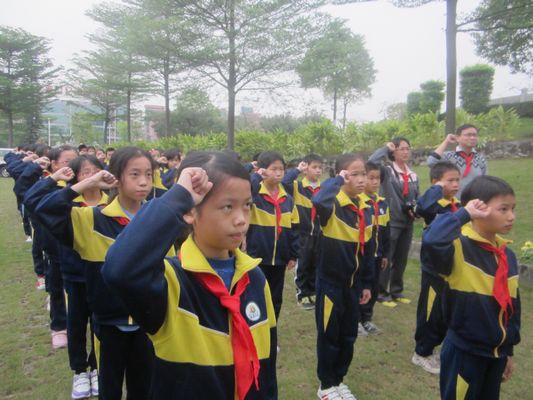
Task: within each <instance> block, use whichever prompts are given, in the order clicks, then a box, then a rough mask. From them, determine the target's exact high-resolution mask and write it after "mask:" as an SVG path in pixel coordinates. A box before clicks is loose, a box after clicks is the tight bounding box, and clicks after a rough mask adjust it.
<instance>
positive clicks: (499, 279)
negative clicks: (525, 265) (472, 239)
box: [476, 242, 513, 325]
mask: <svg viewBox="0 0 533 400" xmlns="http://www.w3.org/2000/svg"><path fill="white" fill-rule="evenodd" d="M476 243H477V245H478V246H479V247H481V248H482V249H483V250H486V251H490V252H491V253H494V255H495V256H496V258H497V259H498V268H497V269H496V273H495V274H494V287H493V288H492V295H493V296H494V298H495V299H496V301H497V302H498V304H499V305H500V307H501V309H502V310H503V315H504V316H505V325H507V323H508V321H509V314H508V313H507V308H508V307H510V308H511V312H513V302H512V300H511V294H510V293H509V286H508V281H507V279H508V276H507V275H508V274H509V263H508V262H507V254H505V245H502V246H500V247H495V246H493V245H491V244H488V243H481V242H476Z"/></svg>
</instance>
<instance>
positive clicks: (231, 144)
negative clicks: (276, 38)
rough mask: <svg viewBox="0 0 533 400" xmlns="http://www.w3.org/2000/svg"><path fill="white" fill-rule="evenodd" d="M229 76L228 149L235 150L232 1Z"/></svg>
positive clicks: (233, 8)
mask: <svg viewBox="0 0 533 400" xmlns="http://www.w3.org/2000/svg"><path fill="white" fill-rule="evenodd" d="M229 25H230V26H229V37H228V39H229V74H228V149H229V150H233V149H234V148H235V97H236V93H235V85H236V81H237V77H236V71H235V58H236V55H235V4H234V2H233V0H232V1H230V14H229Z"/></svg>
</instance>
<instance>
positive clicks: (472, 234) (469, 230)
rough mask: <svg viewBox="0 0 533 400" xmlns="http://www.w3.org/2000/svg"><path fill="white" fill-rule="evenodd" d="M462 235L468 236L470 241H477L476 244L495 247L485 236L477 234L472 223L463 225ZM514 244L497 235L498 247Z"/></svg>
mask: <svg viewBox="0 0 533 400" xmlns="http://www.w3.org/2000/svg"><path fill="white" fill-rule="evenodd" d="M461 233H462V234H463V236H466V237H467V238H469V239H472V240H475V241H476V242H481V243H487V244H490V245H491V246H493V245H494V243H491V242H490V241H488V240H487V239H485V238H484V237H483V236H481V235H480V234H479V233H477V232H476V231H475V230H474V228H473V227H472V223H471V222H469V223H467V224H465V225H463V227H462V228H461ZM512 242H513V241H512V240H508V239H504V238H502V237H501V236H499V235H496V245H497V246H498V247H501V246H503V245H507V244H509V243H512Z"/></svg>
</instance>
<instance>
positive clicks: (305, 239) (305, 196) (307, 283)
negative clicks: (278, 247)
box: [282, 154, 322, 310]
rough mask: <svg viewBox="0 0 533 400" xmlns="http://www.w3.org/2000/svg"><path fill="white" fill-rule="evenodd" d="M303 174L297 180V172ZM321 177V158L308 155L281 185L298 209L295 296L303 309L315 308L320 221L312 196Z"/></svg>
mask: <svg viewBox="0 0 533 400" xmlns="http://www.w3.org/2000/svg"><path fill="white" fill-rule="evenodd" d="M300 174H303V175H304V177H303V179H302V180H301V181H298V180H297V178H298V175H300ZM321 177H322V157H320V156H319V155H317V154H308V155H307V156H305V157H304V159H303V161H302V162H301V163H300V164H298V167H296V168H292V169H289V170H288V171H287V173H286V174H285V176H284V177H283V180H282V184H283V187H284V188H285V190H286V191H287V193H288V194H290V195H291V196H292V197H293V199H294V203H295V204H296V208H297V209H298V217H299V219H300V223H299V225H298V233H299V236H300V246H299V247H300V253H299V254H298V262H297V264H296V278H295V280H294V282H295V283H296V299H297V300H298V304H300V305H301V306H302V308H303V309H304V310H313V309H314V308H315V281H316V263H317V258H318V249H319V245H318V235H319V233H320V223H319V222H318V220H317V219H316V210H315V208H314V207H313V204H312V203H311V198H312V197H313V195H315V194H316V193H318V191H319V190H320V178H321Z"/></svg>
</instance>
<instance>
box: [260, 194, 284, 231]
mask: <svg viewBox="0 0 533 400" xmlns="http://www.w3.org/2000/svg"><path fill="white" fill-rule="evenodd" d="M263 198H264V199H265V200H266V201H267V202H269V203H270V204H273V205H274V208H275V209H276V233H277V235H276V237H277V238H279V235H281V207H280V204H282V203H284V202H285V200H286V199H287V197H278V198H277V199H275V198H273V197H272V196H270V195H268V194H263Z"/></svg>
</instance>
